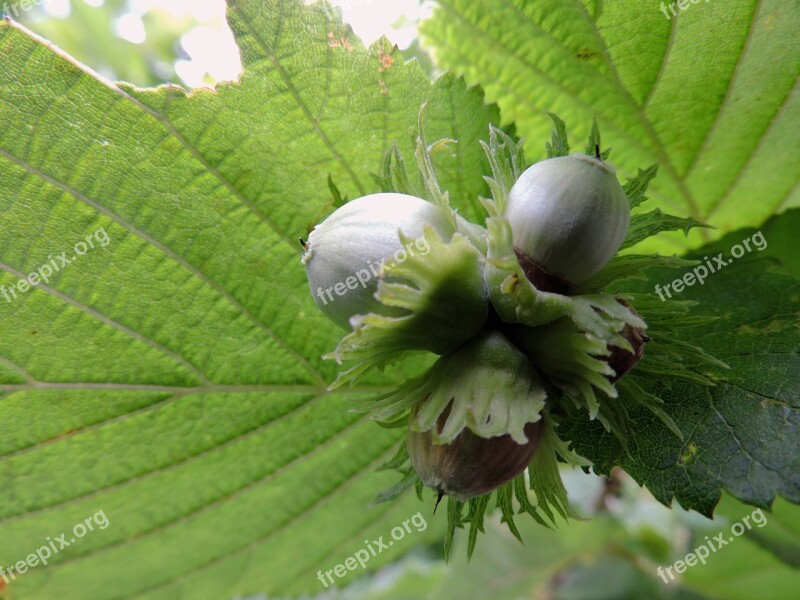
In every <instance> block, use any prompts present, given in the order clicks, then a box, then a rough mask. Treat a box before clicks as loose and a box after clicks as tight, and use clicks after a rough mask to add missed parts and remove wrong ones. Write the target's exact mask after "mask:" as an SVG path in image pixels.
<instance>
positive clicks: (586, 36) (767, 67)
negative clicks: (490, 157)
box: [422, 0, 800, 253]
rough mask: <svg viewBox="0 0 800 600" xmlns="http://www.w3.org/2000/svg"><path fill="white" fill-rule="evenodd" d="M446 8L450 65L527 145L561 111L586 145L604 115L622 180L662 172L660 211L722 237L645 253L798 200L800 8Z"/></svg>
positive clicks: (444, 34) (446, 63) (778, 0)
mask: <svg viewBox="0 0 800 600" xmlns="http://www.w3.org/2000/svg"><path fill="white" fill-rule="evenodd" d="M664 4H665V5H666V4H669V3H664ZM437 6H438V8H437V10H436V11H435V13H434V15H433V17H432V19H430V20H429V21H427V22H424V23H423V26H422V35H423V38H424V40H425V41H426V42H427V44H428V45H430V46H432V47H433V49H434V53H435V56H436V58H437V60H438V62H439V63H440V66H441V67H444V68H448V69H450V70H451V71H453V72H455V73H457V74H462V75H464V76H465V77H466V79H467V81H468V82H470V83H476V84H480V85H481V86H482V87H483V88H484V89H485V90H486V95H487V98H488V99H489V100H491V101H495V102H497V103H498V105H499V106H500V108H501V110H502V116H503V119H504V123H511V122H513V123H514V124H515V125H516V128H517V133H518V135H520V136H523V137H525V138H526V139H529V140H541V139H545V138H546V137H547V136H548V135H549V132H550V129H551V123H550V120H549V117H548V114H547V113H557V114H558V115H560V116H561V117H562V118H563V119H564V121H566V123H567V126H568V127H569V128H570V132H571V135H572V136H573V137H574V139H582V138H585V137H588V136H589V134H590V127H591V125H592V122H593V119H594V118H596V119H597V121H598V123H599V125H600V128H601V130H602V131H603V138H604V140H605V144H606V145H608V146H613V147H614V164H615V166H616V167H617V170H618V172H619V173H620V174H621V175H623V176H627V177H631V176H633V175H634V174H635V173H636V169H638V168H639V166H641V165H643V164H653V163H658V164H659V166H660V169H661V170H660V176H659V177H658V179H657V180H656V181H655V182H654V183H653V187H652V189H651V193H650V196H651V197H652V198H653V200H654V201H655V202H657V203H658V206H659V207H661V208H662V209H663V210H664V211H665V212H667V211H668V212H670V213H673V214H675V215H677V216H681V217H691V218H693V219H695V220H697V221H700V222H705V223H709V224H711V225H713V226H714V227H716V228H717V230H716V231H714V232H708V231H699V232H695V233H693V234H692V235H690V236H689V237H688V238H684V237H683V236H682V235H674V234H673V235H667V236H663V237H661V238H660V239H657V240H652V241H648V242H646V243H645V244H643V248H642V250H644V251H647V252H652V251H654V250H660V251H663V252H666V253H673V252H676V251H679V250H681V249H685V248H687V246H693V247H697V246H699V245H701V244H702V243H703V240H708V239H711V238H713V237H719V236H721V235H722V234H724V233H725V232H727V231H731V230H734V229H737V228H739V227H743V226H748V225H752V224H754V223H760V222H763V221H764V220H765V219H766V218H767V217H769V216H770V215H772V214H773V213H776V212H779V211H781V210H782V209H784V208H786V207H788V206H797V205H798V203H800V187H798V185H797V184H798V181H800V161H798V160H797V132H798V126H800V94H798V93H797V92H798V75H800V45H798V44H797V43H796V36H797V31H798V30H800V11H797V10H796V7H794V6H792V3H791V2H789V3H787V2H785V1H784V0H763V1H758V0H734V1H731V2H701V3H699V4H694V3H693V4H690V5H688V6H687V8H686V9H685V10H683V11H681V12H680V14H679V16H677V17H671V18H668V17H670V15H669V14H667V15H666V16H665V14H664V13H663V12H662V11H661V10H660V9H659V4H658V3H651V2H640V1H639V0H617V1H614V2H582V1H580V0H536V1H535V2H534V1H530V0H508V1H505V2H500V3H498V2H495V1H494V0H440V2H438V3H437ZM587 6H588V7H589V8H587ZM526 150H527V152H528V154H529V157H530V158H532V159H536V160H539V159H541V158H544V154H543V153H541V151H540V154H538V155H537V153H536V152H535V151H536V150H538V148H536V147H533V148H527V149H526Z"/></svg>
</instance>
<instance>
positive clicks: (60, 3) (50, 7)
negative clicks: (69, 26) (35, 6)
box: [42, 0, 71, 19]
mask: <svg viewBox="0 0 800 600" xmlns="http://www.w3.org/2000/svg"><path fill="white" fill-rule="evenodd" d="M42 7H43V8H44V9H45V11H47V14H49V15H51V16H53V17H55V18H56V19H66V18H67V17H68V16H69V13H70V8H71V7H70V5H69V0H44V4H42Z"/></svg>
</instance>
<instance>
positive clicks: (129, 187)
mask: <svg viewBox="0 0 800 600" xmlns="http://www.w3.org/2000/svg"><path fill="white" fill-rule="evenodd" d="M230 22H231V25H232V27H233V29H234V30H235V32H236V35H237V38H238V43H239V45H240V48H241V52H242V58H243V63H244V66H245V73H244V75H243V77H242V80H241V81H240V82H238V83H235V84H230V85H225V86H221V87H220V88H219V89H217V90H216V91H214V92H211V91H196V92H194V93H193V94H191V95H189V94H187V93H186V92H184V91H183V90H181V89H179V88H176V87H170V86H165V87H161V88H158V89H155V90H140V89H134V88H132V87H130V86H124V85H119V86H117V85H114V84H111V83H108V82H105V81H102V80H101V79H100V78H99V77H98V76H96V75H95V74H93V73H91V72H90V71H88V70H87V69H86V68H84V67H82V66H81V65H79V64H76V63H75V62H74V61H72V60H71V59H70V58H69V57H67V56H65V55H63V54H62V53H60V52H59V51H57V50H56V49H54V48H53V47H51V46H49V45H48V44H47V43H45V42H43V40H41V39H38V38H36V37H35V36H33V35H32V34H30V33H29V32H27V31H26V30H24V29H22V28H21V27H19V26H17V25H15V24H13V23H11V22H3V23H2V24H0V56H2V57H3V58H2V60H0V286H5V288H6V289H8V288H10V287H11V286H14V285H15V284H16V283H17V281H18V280H19V279H20V278H22V277H24V276H26V275H27V274H29V273H31V272H33V271H34V270H36V269H37V268H39V267H40V266H41V265H43V264H46V263H48V261H50V259H51V258H50V257H51V256H52V257H53V260H56V259H55V257H56V256H58V255H60V254H61V253H62V252H66V253H67V257H68V258H70V257H73V256H74V258H75V260H74V262H72V264H69V265H68V266H64V267H63V268H61V269H59V270H58V271H57V272H55V273H54V274H53V276H52V278H50V280H49V282H47V283H46V284H41V285H38V286H37V287H35V288H34V289H31V290H28V291H26V292H24V293H23V292H19V293H18V297H17V298H11V301H6V300H5V299H3V298H2V297H0V327H1V328H2V335H0V357H2V358H0V565H3V566H8V565H12V564H14V563H16V562H17V561H20V560H23V559H25V557H26V556H28V555H29V554H30V553H31V552H32V551H34V550H35V549H36V548H39V547H40V546H42V545H44V544H45V543H46V538H47V536H52V537H56V536H58V535H60V534H61V533H62V532H70V531H71V528H72V527H73V525H74V524H76V523H79V522H82V521H83V520H84V519H85V518H86V517H87V516H90V515H93V514H96V513H98V511H101V510H102V511H104V513H105V514H106V515H107V517H108V519H109V521H110V525H109V526H108V528H107V529H105V530H102V531H96V532H94V533H92V534H90V535H88V536H86V537H85V538H83V539H81V540H79V541H78V542H77V543H75V544H74V545H72V546H70V547H69V548H65V549H64V550H63V551H62V552H61V553H59V554H57V555H56V556H54V557H53V558H52V560H51V563H50V566H48V567H47V568H46V569H43V568H41V567H39V568H36V569H33V570H32V571H30V572H28V573H27V574H25V575H24V576H22V577H21V578H19V579H18V580H17V581H15V582H13V583H12V592H13V594H14V596H13V597H14V598H26V599H27V598H42V599H46V600H50V599H52V598H62V599H67V598H80V599H81V600H85V599H86V598H92V599H104V598H108V599H111V598H114V599H117V598H133V597H135V598H146V599H148V600H153V599H156V598H170V599H173V598H177V597H186V598H227V597H230V596H231V595H233V594H236V593H247V592H253V591H260V592H264V591H267V592H270V593H271V594H281V593H300V592H316V591H322V590H323V587H322V584H321V583H320V582H319V581H318V580H317V579H316V571H317V569H322V570H326V569H331V568H332V567H334V566H335V565H336V564H337V563H340V562H342V561H343V560H344V559H345V558H346V557H347V556H349V555H351V554H353V553H354V552H356V551H357V550H359V549H360V548H362V547H363V546H364V540H365V539H370V540H371V539H375V538H377V537H378V536H381V535H382V536H388V534H389V531H390V530H391V528H392V527H394V526H396V525H401V524H402V522H403V520H406V519H408V518H409V517H410V516H411V515H413V514H414V513H415V512H416V511H418V510H419V509H420V508H421V505H419V503H418V502H417V500H416V499H415V498H412V497H406V499H405V500H404V501H402V502H399V503H396V504H391V505H381V506H378V507H375V508H368V506H369V502H370V499H371V498H372V497H374V495H375V494H376V492H377V491H378V490H380V489H382V487H387V486H388V485H390V484H391V483H392V482H393V481H394V477H393V475H390V474H386V473H384V474H382V475H380V476H377V475H374V474H373V473H372V472H373V471H374V470H375V469H376V468H377V467H378V466H380V464H381V463H382V462H383V461H385V460H387V459H388V458H390V457H391V455H392V453H393V452H394V449H395V446H396V443H397V441H398V440H399V436H400V433H399V432H398V431H397V430H391V431H389V430H384V429H380V428H378V427H376V426H375V425H374V424H373V423H371V422H369V421H367V420H365V419H363V418H360V417H358V416H356V415H354V414H352V413H350V412H348V408H349V407H350V406H352V401H351V398H353V397H356V396H362V397H363V394H365V393H374V392H376V391H381V390H385V389H387V388H385V387H380V386H379V385H378V382H380V383H383V384H385V383H386V382H391V381H397V380H398V379H399V378H400V377H401V375H402V374H403V372H405V371H403V370H402V369H400V370H398V369H395V370H389V371H387V373H386V374H385V375H384V376H383V377H382V378H381V379H380V380H379V379H377V378H373V379H371V380H369V381H367V382H366V383H365V384H364V385H363V386H359V387H358V388H355V389H352V390H347V391H346V392H342V393H336V394H330V393H327V392H326V391H325V389H326V385H327V383H329V382H330V381H331V380H332V378H333V374H334V367H335V365H329V364H323V362H322V360H321V358H320V357H321V355H322V354H323V353H324V352H327V351H330V350H331V349H333V347H334V346H335V342H336V340H337V338H338V337H339V336H340V335H341V332H339V331H337V330H336V329H335V327H334V326H333V325H331V324H330V323H329V322H327V321H326V320H325V318H324V317H323V316H322V315H321V314H320V313H319V311H318V310H317V309H316V307H315V305H314V303H313V302H312V299H311V297H310V294H309V291H308V288H307V283H306V280H305V274H304V271H303V268H302V266H301V265H300V246H299V244H298V241H297V239H298V237H300V236H305V235H306V233H307V231H308V228H309V227H310V226H313V225H314V224H315V223H317V222H318V221H320V220H321V219H322V218H324V217H325V216H326V215H327V214H328V213H329V212H330V211H332V210H333V199H332V197H331V193H330V191H329V189H328V184H327V178H328V175H331V176H332V178H333V180H334V181H335V183H336V184H337V185H338V187H339V189H340V190H341V191H342V192H343V193H345V194H348V195H349V196H350V197H351V198H352V197H355V196H358V195H360V194H363V193H367V192H371V191H377V185H376V184H375V183H374V182H373V180H372V178H371V174H372V173H377V172H378V171H379V169H380V167H381V162H382V155H383V152H384V150H385V149H386V148H387V147H389V146H390V145H391V143H392V142H394V141H395V140H396V141H397V142H398V143H399V145H400V147H401V149H402V150H403V151H404V152H405V153H406V154H407V155H409V156H410V155H412V154H413V141H414V136H415V135H416V121H417V114H418V111H419V109H420V105H421V104H422V103H423V102H424V101H429V108H428V109H427V112H426V119H427V124H428V128H429V136H430V139H431V140H434V139H436V138H437V137H444V136H447V137H453V138H457V139H459V140H460V142H461V143H460V144H459V145H458V146H457V147H456V148H455V153H454V154H453V155H452V156H442V157H440V159H439V162H438V166H439V167H440V169H441V174H442V179H443V183H444V185H446V186H447V187H448V188H449V189H450V190H451V191H452V192H453V198H454V202H455V204H456V205H460V206H461V208H462V211H463V212H464V213H469V211H470V210H471V207H472V206H473V204H471V203H465V202H464V199H466V198H470V199H472V200H473V202H474V201H475V200H476V198H477V195H478V194H479V193H484V186H485V184H484V182H483V180H482V173H483V172H484V170H485V169H484V168H483V161H484V158H483V154H482V150H481V148H480V145H479V144H478V143H477V140H478V138H479V136H483V135H485V134H487V133H488V124H489V122H490V121H496V120H497V113H496V110H494V109H492V108H491V107H486V106H485V105H484V102H483V98H482V96H481V93H480V92H479V91H476V90H474V89H466V87H465V85H464V84H463V83H462V82H460V81H458V80H457V79H455V78H453V77H449V76H448V77H444V78H441V79H439V80H438V81H437V82H436V83H435V84H431V82H430V80H429V79H428V78H427V77H426V76H425V75H424V73H423V72H422V71H421V70H420V69H419V67H418V66H417V65H416V64H415V63H410V64H404V63H403V61H402V60H401V58H400V56H399V54H397V53H396V52H395V51H394V50H393V49H391V48H390V47H388V46H387V45H385V44H379V45H378V46H377V47H375V48H373V49H370V50H368V49H365V48H364V47H363V46H362V45H361V44H360V43H359V41H358V40H357V39H356V38H354V37H353V36H352V33H351V32H350V30H349V29H348V28H347V27H345V26H343V25H342V24H341V23H340V22H339V21H338V20H337V19H336V18H335V17H331V15H330V14H328V11H327V10H326V9H324V8H323V7H321V6H319V5H317V6H314V7H305V6H303V3H302V2H297V1H293V2H288V1H287V2H279V1H270V2H262V1H260V0H258V1H256V0H245V1H242V2H236V3H235V4H233V5H232V6H231V7H230ZM99 230H102V231H103V232H105V233H106V234H107V236H108V240H109V241H108V243H107V245H102V244H101V243H100V239H101V236H99V234H98V235H97V236H95V238H94V239H96V241H97V242H98V243H97V244H95V246H96V247H95V248H94V249H93V250H91V251H88V252H87V253H86V254H85V255H83V256H76V254H75V251H74V246H75V244H76V243H78V242H80V241H81V240H84V239H85V238H86V237H87V236H92V234H93V232H98V231H99ZM56 264H57V263H56ZM405 368H406V371H411V370H413V368H414V365H413V364H412V365H405ZM433 530H434V528H433V527H431V528H430V529H429V530H428V532H427V533H425V534H422V533H417V532H414V533H413V535H412V534H409V535H408V537H407V539H405V540H404V541H402V542H399V541H398V542H397V543H396V544H395V546H394V547H393V548H392V549H391V550H390V551H385V552H384V553H382V554H381V555H378V556H377V557H375V558H373V559H372V561H371V562H370V563H369V565H368V566H369V567H370V568H373V567H374V566H376V565H379V564H381V563H382V562H386V561H387V560H393V559H396V558H397V557H398V556H400V555H401V554H402V552H403V551H404V548H408V547H410V546H412V545H414V544H416V543H418V542H420V541H423V540H424V539H426V537H425V536H429V535H432V534H433ZM414 538H416V539H414ZM67 539H69V538H67ZM356 576H357V574H354V573H348V579H344V580H342V581H343V582H345V583H346V582H347V581H348V580H350V579H352V578H355V577H356Z"/></svg>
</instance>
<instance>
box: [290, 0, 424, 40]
mask: <svg viewBox="0 0 800 600" xmlns="http://www.w3.org/2000/svg"><path fill="white" fill-rule="evenodd" d="M317 1H318V0H306V4H315V3H316V2H317ZM329 2H330V3H331V4H332V5H334V6H339V7H341V9H342V14H343V16H344V20H345V22H346V23H349V24H350V26H351V27H352V28H353V33H355V34H356V35H357V36H358V37H360V38H361V40H362V41H363V42H364V43H365V44H366V45H370V44H372V43H374V42H376V41H378V40H379V39H380V37H381V36H383V35H385V36H386V37H388V38H389V39H390V40H391V41H392V42H393V43H395V44H397V45H398V46H399V47H401V48H407V47H408V46H409V45H410V44H411V42H413V41H414V37H415V36H416V35H417V27H416V24H417V22H418V21H419V19H420V17H422V16H423V13H427V11H428V8H427V7H421V6H420V2H421V0H329Z"/></svg>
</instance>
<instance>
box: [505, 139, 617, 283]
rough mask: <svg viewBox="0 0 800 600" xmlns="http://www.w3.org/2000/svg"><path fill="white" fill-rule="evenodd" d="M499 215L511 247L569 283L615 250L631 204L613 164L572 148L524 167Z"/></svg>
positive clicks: (596, 267) (595, 270)
mask: <svg viewBox="0 0 800 600" xmlns="http://www.w3.org/2000/svg"><path fill="white" fill-rule="evenodd" d="M504 216H505V217H506V218H507V219H508V222H509V224H510V225H511V230H512V233H513V239H514V249H515V251H517V255H518V257H519V258H520V263H521V264H522V263H523V260H527V261H532V262H533V263H535V265H537V266H538V267H539V268H541V269H543V270H544V271H545V272H546V273H547V274H549V275H553V276H556V277H558V278H560V279H562V280H563V281H564V282H566V283H569V284H577V283H582V282H584V281H586V280H588V279H589V278H591V277H592V276H593V275H595V274H596V273H598V272H599V271H600V270H601V269H602V268H603V267H604V266H605V265H606V264H607V263H608V261H609V260H611V258H612V257H613V256H614V255H615V254H616V253H617V251H618V250H619V247H620V246H621V245H622V242H623V241H624V239H625V236H626V234H627V231H628V224H629V221H630V206H629V204H628V199H627V197H626V195H625V191H624V190H623V189H622V186H621V185H620V184H619V181H617V176H616V172H615V170H614V168H613V167H612V166H611V165H610V164H608V163H607V162H605V161H603V160H602V159H600V158H596V157H594V156H589V155H586V154H573V155H570V156H561V157H556V158H549V159H547V160H544V161H541V162H538V163H536V164H534V165H532V166H531V167H529V168H528V169H527V170H526V171H525V172H524V173H523V174H522V175H521V176H520V177H519V179H518V180H517V181H516V183H515V184H514V186H513V187H512V188H511V192H510V193H509V196H508V201H507V203H506V206H505V211H504Z"/></svg>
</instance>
